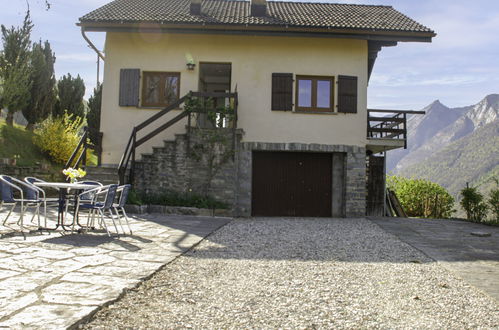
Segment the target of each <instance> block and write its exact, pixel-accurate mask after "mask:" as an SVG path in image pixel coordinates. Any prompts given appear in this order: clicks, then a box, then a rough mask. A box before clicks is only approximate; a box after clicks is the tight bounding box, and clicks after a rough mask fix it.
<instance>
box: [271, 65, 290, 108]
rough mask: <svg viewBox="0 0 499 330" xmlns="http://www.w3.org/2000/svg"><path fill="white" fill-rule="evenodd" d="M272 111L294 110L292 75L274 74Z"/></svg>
mask: <svg viewBox="0 0 499 330" xmlns="http://www.w3.org/2000/svg"><path fill="white" fill-rule="evenodd" d="M272 110H277V111H291V110H293V74H292V73H272Z"/></svg>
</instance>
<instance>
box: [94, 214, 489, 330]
mask: <svg viewBox="0 0 499 330" xmlns="http://www.w3.org/2000/svg"><path fill="white" fill-rule="evenodd" d="M85 327H86V328H87V329H99V328H100V329H109V328H134V329H151V328H411V329H412V328H432V329H435V328H447V329H450V328H452V329H464V328H485V329H490V328H499V306H498V305H497V303H496V302H495V301H494V300H493V299H491V298H489V297H488V296H486V295H485V294H483V293H482V292H480V291H478V290H477V289H475V288H473V287H470V286H469V285H467V284H466V283H465V282H464V281H462V280H461V279H458V278H456V277H455V276H453V275H452V274H450V273H448V272H447V271H446V270H444V269H443V268H441V267H439V266H438V264H436V263H435V262H433V261H432V260H431V259H429V258H428V257H426V256H425V255H423V254H422V253H420V252H419V251H417V250H415V249H413V248H412V247H410V246H409V245H407V244H405V243H403V242H401V241H400V240H398V239H397V238H395V237H394V236H392V235H390V234H388V233H386V232H384V231H383V230H381V229H380V228H379V227H378V226H376V225H375V224H373V223H371V222H369V221H368V220H365V219H303V220H302V219H276V218H272V219H266V218H260V219H251V220H235V221H233V222H231V223H230V224H228V225H226V226H225V227H223V228H221V229H219V230H218V231H217V232H215V233H214V234H212V235H211V236H209V237H208V238H207V239H206V240H204V241H203V242H202V243H201V244H200V245H198V246H197V247H196V248H195V249H194V250H192V251H190V252H188V253H187V254H185V255H184V256H182V257H180V258H178V259H177V260H175V261H174V262H173V263H171V264H169V265H168V266H167V267H165V268H164V269H163V270H162V271H160V272H158V273H157V274H155V275H154V276H153V277H152V278H151V279H150V280H148V281H146V282H144V283H143V284H142V285H141V286H140V287H138V288H137V289H135V290H133V291H130V292H129V293H127V294H126V295H125V296H124V297H123V298H122V299H121V300H120V301H119V302H116V303H115V304H113V305H110V306H108V307H106V308H104V309H103V310H101V311H100V312H99V313H97V314H96V316H95V317H94V319H93V320H92V321H91V322H90V323H89V324H87V325H86V326H85Z"/></svg>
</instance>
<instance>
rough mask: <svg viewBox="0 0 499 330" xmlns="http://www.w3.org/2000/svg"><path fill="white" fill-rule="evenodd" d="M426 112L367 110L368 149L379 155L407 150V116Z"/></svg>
mask: <svg viewBox="0 0 499 330" xmlns="http://www.w3.org/2000/svg"><path fill="white" fill-rule="evenodd" d="M409 114H411V115H421V114H425V112H424V111H410V110H384V109H367V141H368V142H367V149H368V150H371V151H372V152H373V153H379V152H383V151H388V150H392V149H398V148H402V147H403V148H404V149H406V148H407V115H409Z"/></svg>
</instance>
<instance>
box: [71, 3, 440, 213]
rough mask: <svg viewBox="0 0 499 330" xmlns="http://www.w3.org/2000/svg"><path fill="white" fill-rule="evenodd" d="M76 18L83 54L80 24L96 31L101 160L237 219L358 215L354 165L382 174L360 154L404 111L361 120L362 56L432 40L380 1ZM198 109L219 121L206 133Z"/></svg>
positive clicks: (150, 186)
mask: <svg viewBox="0 0 499 330" xmlns="http://www.w3.org/2000/svg"><path fill="white" fill-rule="evenodd" d="M78 25H79V26H80V27H81V29H82V33H83V36H84V37H85V39H86V40H87V41H88V42H89V44H90V45H91V46H92V47H93V48H94V50H96V51H97V52H98V50H97V49H96V48H95V47H94V46H93V44H92V43H91V40H90V39H89V38H88V36H87V34H86V32H95V31H100V32H105V33H106V42H105V55H104V54H102V53H99V54H100V56H101V57H102V58H103V59H105V67H104V82H103V86H104V87H103V100H102V115H101V131H102V133H103V139H102V164H103V166H117V165H118V164H119V165H120V167H119V168H120V171H121V172H120V173H121V176H122V178H123V177H124V175H125V170H129V171H131V172H132V174H131V180H133V182H134V184H135V185H136V187H137V189H139V190H146V191H149V192H161V191H164V190H179V191H191V190H198V189H201V187H204V189H206V190H207V192H208V193H209V194H212V195H214V196H215V197H217V198H219V199H222V200H224V201H226V202H228V203H229V204H231V205H232V206H233V210H234V214H235V215H240V216H250V215H258V216H346V217H355V216H363V215H365V214H366V205H367V202H366V200H367V197H366V169H367V168H366V166H367V167H369V166H368V165H366V164H368V163H372V166H370V168H369V169H368V171H367V172H370V173H371V174H370V175H372V173H374V172H377V173H378V174H379V173H381V174H384V167H383V162H382V161H381V163H380V161H379V159H381V160H382V158H379V159H375V158H372V157H367V158H366V155H372V154H377V153H380V152H383V151H386V150H390V149H394V148H401V147H404V144H405V143H406V131H405V119H406V115H407V113H406V112H404V111H399V112H397V111H395V112H392V114H391V115H390V116H389V117H387V116H386V113H385V114H381V115H380V114H378V115H376V114H375V113H374V112H370V113H369V115H368V109H367V90H368V82H369V77H370V75H371V72H372V70H373V66H374V63H375V60H376V57H377V55H378V53H379V52H380V50H381V49H382V48H383V47H391V46H395V45H397V43H398V42H431V40H432V38H433V37H434V36H435V33H434V32H433V31H432V30H431V29H429V28H427V27H425V26H423V25H421V24H419V23H417V22H415V21H414V20H412V19H410V18H409V17H407V16H405V15H403V14H402V13H400V12H398V11H396V10H395V9H393V8H392V7H389V6H372V5H354V4H329V3H302V2H286V1H268V2H267V1H265V0H252V1H251V2H249V1H233V0H203V1H201V0H115V1H113V2H111V3H109V4H107V5H105V6H103V7H101V8H99V9H96V10H94V11H92V12H90V13H88V14H87V15H85V16H83V17H81V18H80V21H79V23H78ZM407 65H410V63H407ZM191 91H193V92H196V93H197V94H190V96H189V92H191ZM184 96H185V97H184ZM207 97H210V98H209V100H207ZM193 98H196V99H197V100H198V106H197V108H196V109H197V110H200V109H198V108H203V107H204V108H205V109H204V110H205V112H204V113H192V112H189V111H186V109H187V106H186V102H192V100H193ZM201 99H202V101H199V100H201ZM207 103H209V104H210V105H209V106H208V108H210V107H211V108H220V105H222V108H224V107H225V108H230V109H231V111H232V112H231V116H232V117H231V119H230V120H226V119H227V118H226V117H224V116H225V115H226V114H225V115H224V114H221V113H216V116H215V119H213V118H212V120H211V122H212V124H211V127H209V126H210V125H208V124H207V122H209V120H207V113H206V112H207V111H208V110H206V107H207V106H206V104H207ZM213 103H216V106H213ZM203 104H204V105H203ZM191 108H192V107H191ZM162 109H164V110H162ZM198 112H202V111H198ZM385 112H386V111H385ZM224 118H225V119H224ZM203 123H204V124H203ZM134 127H135V128H134ZM203 132H212V133H210V134H219V135H218V138H219V139H221V140H223V141H225V142H224V143H221V146H220V145H219V146H211V147H212V148H211V149H210V145H209V143H207V142H206V136H205V137H204V138H205V140H204V141H203V134H204V133H203ZM224 135H225V137H226V138H227V139H226V140H224V139H223V138H222V136H224ZM227 141H230V142H227ZM210 150H211V151H210ZM213 150H217V152H216V154H214V157H211V158H210V157H209V154H210V152H212V151H213ZM227 150H229V151H231V152H226V151H227ZM196 152H197V155H195V153H196ZM228 155H230V157H227V156H228ZM208 158H210V159H208ZM367 159H371V162H367V161H366V160H367ZM210 161H211V162H212V163H210ZM213 162H215V163H217V162H218V163H217V164H216V166H214V165H213ZM374 163H376V165H374ZM380 164H381V165H380ZM210 166H211V168H210ZM206 178H209V180H208V181H209V182H206ZM375 185H376V184H375ZM378 186H380V185H379V184H378ZM381 186H382V185H381ZM383 189H384V188H383ZM382 191H384V190H382ZM382 199H383V198H382ZM381 203H382V202H381Z"/></svg>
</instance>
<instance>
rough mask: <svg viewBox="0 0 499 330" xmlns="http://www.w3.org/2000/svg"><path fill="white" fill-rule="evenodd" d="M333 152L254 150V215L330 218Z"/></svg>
mask: <svg viewBox="0 0 499 330" xmlns="http://www.w3.org/2000/svg"><path fill="white" fill-rule="evenodd" d="M331 205H332V154H330V153H308V152H265V151H261V152H260V151H258V152H257V151H255V152H253V179H252V214H253V215H254V216H297V217H298V216H299V217H330V216H331Z"/></svg>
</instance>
